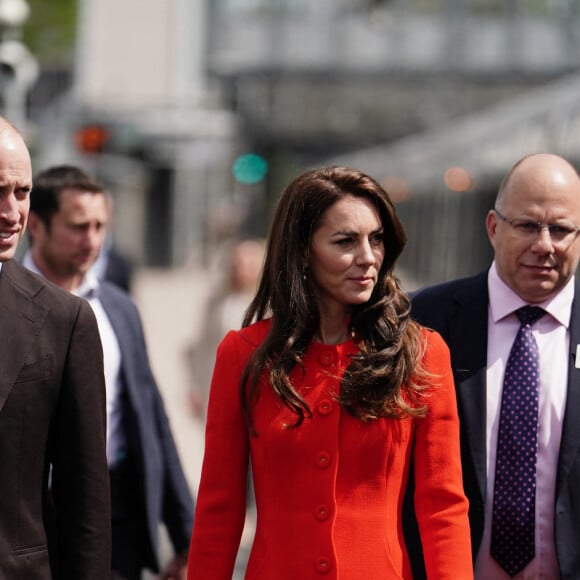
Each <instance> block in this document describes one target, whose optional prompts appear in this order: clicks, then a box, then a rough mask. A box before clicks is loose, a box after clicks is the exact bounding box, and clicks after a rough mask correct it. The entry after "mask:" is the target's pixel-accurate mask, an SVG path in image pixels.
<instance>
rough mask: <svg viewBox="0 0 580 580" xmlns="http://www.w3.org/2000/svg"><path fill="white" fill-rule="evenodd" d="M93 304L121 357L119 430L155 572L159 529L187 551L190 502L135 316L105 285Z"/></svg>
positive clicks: (146, 561) (145, 559) (146, 558)
mask: <svg viewBox="0 0 580 580" xmlns="http://www.w3.org/2000/svg"><path fill="white" fill-rule="evenodd" d="M99 299H100V301H101V304H102V306H103V309H104V310H105V312H106V313H107V316H108V318H109V321H110V323H111V325H112V326H113V330H114V332H115V335H116V337H117V341H118V342H119V347H120V350H121V356H122V362H121V366H122V381H123V396H122V402H123V429H124V432H125V435H126V437H127V442H128V447H129V449H128V452H129V453H130V454H131V456H132V457H133V458H134V460H135V462H136V464H137V465H136V467H137V470H138V482H139V486H140V487H139V488H135V490H134V493H135V497H137V498H138V499H139V501H140V502H141V503H142V509H143V513H144V520H145V521H146V527H147V535H148V538H149V542H148V545H147V549H146V551H145V552H144V553H143V554H141V558H142V565H143V567H149V568H151V569H152V570H155V571H157V570H158V568H159V564H160V562H159V534H158V532H159V524H160V523H161V522H163V523H164V524H165V526H166V528H167V531H168V533H169V536H170V538H171V541H172V544H173V548H174V550H175V552H176V553H185V552H187V549H188V548H189V541H190V538H191V530H192V526H193V501H192V497H191V493H190V490H189V487H188V484H187V482H186V479H185V476H184V473H183V470H182V468H181V463H180V460H179V456H178V453H177V449H176V446H175V442H174V440H173V435H172V433H171V428H170V424H169V421H168V419H167V415H166V413H165V408H164V405H163V401H162V398H161V395H160V393H159V389H158V386H157V382H156V381H155V378H154V376H153V373H152V371H151V367H150V364H149V357H148V354H147V347H146V343H145V337H144V334H143V327H142V324H141V317H140V316H139V313H138V310H137V307H136V306H135V304H134V303H133V301H132V300H131V298H130V297H129V296H128V295H127V294H126V293H125V292H124V291H122V290H120V289H119V288H118V287H116V286H115V285H114V284H112V283H110V282H101V283H100V285H99Z"/></svg>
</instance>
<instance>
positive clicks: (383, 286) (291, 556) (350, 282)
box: [188, 167, 472, 580]
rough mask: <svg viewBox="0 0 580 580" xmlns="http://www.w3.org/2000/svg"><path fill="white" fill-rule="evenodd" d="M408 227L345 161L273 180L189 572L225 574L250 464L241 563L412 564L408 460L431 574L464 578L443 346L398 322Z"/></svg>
mask: <svg viewBox="0 0 580 580" xmlns="http://www.w3.org/2000/svg"><path fill="white" fill-rule="evenodd" d="M405 241H406V237H405V234H404V231H403V228H402V226H401V224H400V222H399V220H398V218H397V216H396V213H395V210H394V207H393V205H392V203H391V201H390V200H389V198H388V195H387V193H386V192H385V191H384V190H383V188H382V187H381V186H380V185H379V184H378V183H377V182H376V181H374V180H373V179H372V178H370V177H368V176H367V175H365V174H363V173H361V172H360V171H357V170H355V169H346V168H341V167H335V168H324V169H320V170H311V171H307V172H305V173H304V174H302V175H300V176H299V177H297V178H296V179H295V180H294V181H292V182H291V183H290V185H289V186H288V187H287V188H286V190H285V191H284V193H283V194H282V197H281V199H280V202H279V204H278V208H277V210H276V213H275V215H274V219H273V223H272V226H271V231H270V236H269V240H268V242H267V248H266V259H265V265H264V272H263V274H262V276H261V280H260V283H259V287H258V291H257V294H256V297H255V298H254V300H253V301H252V303H251V305H250V307H249V310H248V312H247V314H246V317H245V320H244V328H243V329H242V330H239V331H231V332H229V333H228V334H227V335H226V337H225V338H224V340H223V341H222V342H221V344H220V346H219V349H218V353H217V359H216V364H215V370H214V374H213V380H212V385H211V391H210V399H209V406H208V415H207V428H206V439H205V456H204V462H203V468H202V475H201V483H200V487H199V494H198V503H197V510H196V519H195V524H194V530H193V534H192V540H191V546H190V554H189V572H188V578H189V580H198V579H206V580H226V579H229V578H231V575H232V569H233V566H234V560H235V557H236V552H237V550H238V544H239V540H240V535H241V532H242V526H243V522H244V511H245V507H246V493H245V492H246V474H247V472H248V464H249V462H251V466H252V473H253V482H254V489H255V496H256V504H257V514H258V517H257V529H256V534H255V539H254V542H253V546H252V550H251V554H250V558H249V562H248V567H247V573H246V577H247V578H255V579H263V580H271V579H273V578H275V579H276V580H285V579H288V580H296V579H297V578H299V579H300V580H308V579H309V578H319V577H320V575H321V574H324V575H325V577H326V578H335V579H336V578H365V580H374V579H377V580H378V579H379V578H380V579H381V580H382V579H384V578H411V568H410V563H409V559H408V557H407V552H406V549H405V544H404V541H403V537H402V527H401V508H402V500H403V496H404V490H405V485H406V480H407V477H408V474H409V466H410V464H411V459H412V458H413V457H415V458H417V459H418V461H416V462H415V475H416V480H417V490H416V497H415V504H416V508H417V513H418V514H419V519H420V524H421V533H422V539H423V541H424V544H425V546H427V549H426V555H427V563H428V571H429V575H430V577H432V578H438V579H441V578H462V579H468V578H471V577H472V567H471V550H470V542H469V527H468V520H467V508H468V506H467V501H466V498H465V496H464V494H463V490H462V485H461V466H460V457H459V424H458V418H457V410H456V403H455V391H454V388H453V382H452V376H451V369H450V366H449V351H448V349H447V347H446V346H445V344H444V343H443V340H442V339H441V338H440V336H439V335H438V334H436V333H434V332H430V331H427V330H425V329H422V328H421V327H420V326H419V325H418V324H416V323H415V322H414V321H412V320H411V319H410V303H409V300H408V298H407V296H406V295H405V294H404V293H403V291H402V290H401V288H400V286H399V283H398V280H397V278H396V277H395V274H394V271H393V267H394V264H395V261H396V259H397V257H398V256H399V254H400V252H401V250H402V248H403V246H404V244H405ZM254 321H255V322H254ZM419 459H420V461H419Z"/></svg>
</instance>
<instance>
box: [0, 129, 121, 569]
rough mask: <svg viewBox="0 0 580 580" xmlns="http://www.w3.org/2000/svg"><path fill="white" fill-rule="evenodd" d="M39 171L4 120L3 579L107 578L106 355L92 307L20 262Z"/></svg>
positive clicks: (0, 234)
mask: <svg viewBox="0 0 580 580" xmlns="http://www.w3.org/2000/svg"><path fill="white" fill-rule="evenodd" d="M31 188H32V169H31V163H30V156H29V153H28V150H27V148H26V145H25V143H24V141H23V139H22V137H21V135H20V133H19V132H18V131H17V130H16V129H15V128H14V127H13V126H12V125H10V123H8V122H7V121H6V120H5V119H3V118H0V272H1V273H0V306H1V308H0V312H1V314H0V319H1V325H0V326H1V328H2V333H3V336H4V340H3V346H2V355H1V357H0V361H1V362H0V368H1V369H2V373H1V378H0V465H1V466H2V477H1V478H0V577H1V578H6V579H12V578H26V579H27V580H34V579H39V580H40V579H46V578H59V580H78V579H79V578H83V580H102V579H103V578H106V577H107V576H108V575H109V573H110V566H109V562H110V558H111V532H110V518H111V512H110V494H109V479H108V471H107V462H106V455H105V383H104V377H103V355H102V349H101V343H100V340H99V332H98V328H97V323H96V321H95V316H94V314H93V311H92V310H91V308H90V307H89V305H88V304H87V303H86V302H85V301H84V300H80V299H79V298H77V297H75V296H71V295H70V294H68V293H67V292H63V291H62V290H60V289H58V288H56V287H54V286H53V285H51V284H47V283H45V282H44V281H43V280H41V279H39V278H38V277H37V276H34V275H33V274H31V273H30V272H29V271H28V270H26V269H25V268H23V267H22V266H21V265H20V264H19V263H18V262H16V261H15V260H14V259H13V257H14V253H15V250H16V246H17V244H18V242H19V241H20V239H21V238H22V235H23V233H24V231H25V227H26V224H27V219H28V215H29V205H30V191H31Z"/></svg>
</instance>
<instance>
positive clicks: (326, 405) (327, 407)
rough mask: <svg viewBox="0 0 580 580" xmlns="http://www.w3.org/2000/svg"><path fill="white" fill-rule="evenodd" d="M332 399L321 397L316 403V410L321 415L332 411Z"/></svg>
mask: <svg viewBox="0 0 580 580" xmlns="http://www.w3.org/2000/svg"><path fill="white" fill-rule="evenodd" d="M332 406H333V405H332V401H331V400H330V399H322V400H321V401H320V402H319V403H318V407H317V409H318V412H319V413H320V414H321V415H330V413H332Z"/></svg>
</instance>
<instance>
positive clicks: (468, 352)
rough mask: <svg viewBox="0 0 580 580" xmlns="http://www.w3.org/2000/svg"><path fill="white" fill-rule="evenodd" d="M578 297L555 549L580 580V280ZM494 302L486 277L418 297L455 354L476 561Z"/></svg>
mask: <svg viewBox="0 0 580 580" xmlns="http://www.w3.org/2000/svg"><path fill="white" fill-rule="evenodd" d="M574 295H575V298H574V302H573V305H572V318H571V324H570V357H569V361H570V362H569V368H568V373H569V375H568V394H567V399H566V410H565V416H564V425H563V430H562V442H561V444H560V453H559V458H558V473H557V478H556V498H555V515H556V521H555V536H556V551H557V555H558V562H559V565H560V574H561V578H580V369H577V368H576V367H575V356H576V345H578V344H580V303H579V302H578V298H579V297H580V284H579V283H576V288H575V294H574ZM488 304H489V298H488V291H487V272H481V273H480V274H478V275H476V276H473V277H470V278H464V279H460V280H455V281H452V282H448V283H445V284H440V285H438V286H434V287H431V288H426V289H424V290H421V291H419V292H417V293H416V294H415V295H414V297H413V315H414V317H415V318H416V319H417V320H418V321H419V322H421V323H422V324H424V325H425V326H428V327H430V328H433V329H435V330H437V331H438V332H439V333H440V334H441V335H442V336H443V338H444V339H445V341H446V342H447V344H448V346H449V348H450V350H451V364H452V367H453V374H454V378H455V386H456V390H457V404H458V407H459V416H460V421H461V453H462V466H463V482H464V487H465V493H466V495H467V498H468V499H469V503H470V508H469V518H470V524H471V540H472V548H473V557H474V559H475V556H476V555H477V551H478V549H479V546H480V544H481V538H482V534H483V523H484V522H483V520H484V499H485V487H486V468H485V465H486V439H485V431H486V416H485V410H486V383H485V381H486V364H487V316H488ZM418 577H419V575H418Z"/></svg>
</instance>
